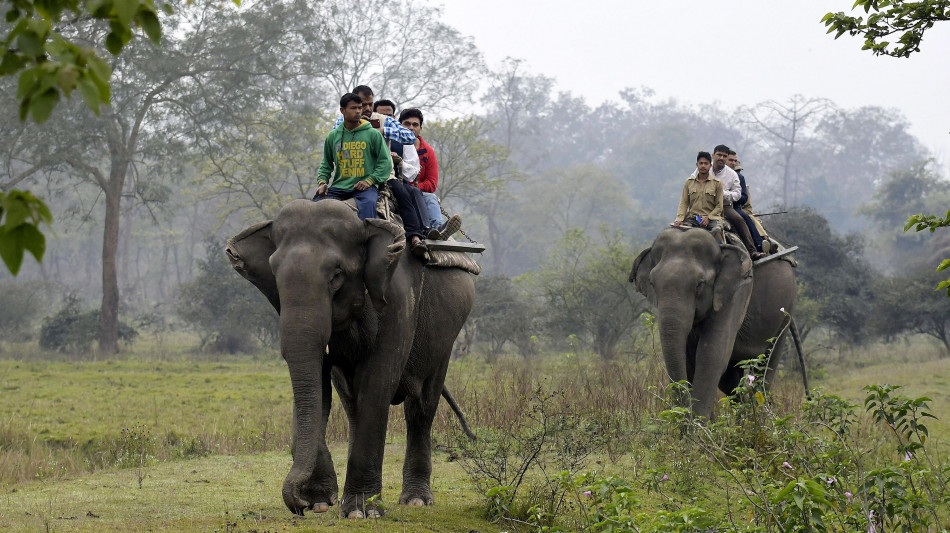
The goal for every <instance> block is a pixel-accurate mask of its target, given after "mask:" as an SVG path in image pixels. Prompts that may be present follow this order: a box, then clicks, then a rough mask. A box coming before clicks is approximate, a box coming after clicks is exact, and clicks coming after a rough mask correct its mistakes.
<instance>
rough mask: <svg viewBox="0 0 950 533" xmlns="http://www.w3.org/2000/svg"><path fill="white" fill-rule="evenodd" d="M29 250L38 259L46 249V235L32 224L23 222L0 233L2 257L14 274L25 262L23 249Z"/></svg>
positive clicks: (39, 259)
mask: <svg viewBox="0 0 950 533" xmlns="http://www.w3.org/2000/svg"><path fill="white" fill-rule="evenodd" d="M24 250H28V251H29V252H30V253H31V254H33V257H35V258H36V260H37V261H41V260H42V259H43V254H44V252H45V251H46V237H44V236H43V234H42V233H41V232H40V230H39V229H37V227H36V226H34V225H32V224H21V225H20V226H17V227H16V228H15V229H13V230H11V231H7V232H4V233H2V234H0V258H2V259H3V262H4V264H6V265H7V268H8V269H9V270H10V273H11V274H13V275H14V276H15V275H17V273H19V271H20V266H21V265H22V264H23V251H24Z"/></svg>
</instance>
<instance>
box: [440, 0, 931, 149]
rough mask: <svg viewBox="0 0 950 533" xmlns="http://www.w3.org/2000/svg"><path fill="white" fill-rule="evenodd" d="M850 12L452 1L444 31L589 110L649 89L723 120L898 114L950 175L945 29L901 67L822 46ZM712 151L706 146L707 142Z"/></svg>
mask: <svg viewBox="0 0 950 533" xmlns="http://www.w3.org/2000/svg"><path fill="white" fill-rule="evenodd" d="M852 4H853V1H852V0H824V1H822V2H818V1H815V0H798V1H795V2H790V1H787V0H786V1H762V0H726V1H722V2H700V1H698V0H675V1H650V2H644V1H642V0H607V1H600V2H583V1H577V0H548V1H546V2H534V1H532V2H529V1H524V0H505V1H502V0H478V1H473V2H463V1H456V0H453V1H452V2H446V3H445V4H444V18H443V19H444V20H445V21H446V22H447V23H448V24H450V25H452V26H454V27H455V28H457V29H458V30H460V31H461V32H462V33H463V34H466V35H470V36H472V37H473V38H474V39H475V44H476V45H477V46H478V48H479V49H480V50H481V51H482V52H483V53H484V54H485V58H486V61H487V62H488V64H489V65H492V66H495V65H497V64H498V63H499V62H500V61H501V60H502V59H504V58H505V57H507V56H511V57H515V58H520V59H524V60H525V62H526V64H527V69H526V71H527V72H531V73H533V74H544V75H547V76H551V77H553V78H555V79H556V80H557V87H558V89H560V90H569V91H571V92H572V93H574V94H576V95H581V96H583V97H585V99H586V100H587V103H588V104H592V105H594V104H599V103H600V102H603V101H604V100H618V96H617V94H618V92H619V91H620V90H621V89H623V88H626V87H639V86H646V87H650V88H652V89H654V90H655V91H656V96H657V97H659V98H661V99H666V98H668V97H674V98H676V99H677V100H679V101H681V102H683V103H689V104H698V103H704V102H713V101H718V102H720V103H721V104H723V105H724V106H725V107H727V108H734V107H737V106H739V105H742V104H754V103H756V102H760V101H763V100H768V99H775V100H782V99H785V98H788V97H789V96H792V95H794V94H802V95H804V96H806V97H826V98H829V99H831V100H832V101H834V102H835V103H836V104H838V105H840V106H842V107H848V108H851V107H858V106H862V105H879V106H884V107H896V108H898V109H899V110H901V111H902V112H903V113H904V115H905V116H906V117H907V118H908V120H909V121H910V122H911V133H913V134H914V135H916V136H917V137H918V138H919V139H920V140H921V142H923V143H924V145H925V146H927V147H928V148H930V149H931V150H932V151H934V153H935V154H937V155H938V156H939V157H940V159H941V161H942V162H943V163H944V164H947V163H950V133H948V132H950V103H948V95H950V22H940V23H937V25H936V26H935V27H934V28H932V29H930V30H929V31H928V32H927V34H926V35H925V36H924V40H923V44H922V46H921V52H920V53H917V54H914V55H912V56H911V57H910V58H904V59H895V58H890V57H882V56H874V55H872V54H871V53H870V52H867V51H862V50H861V45H862V44H863V39H860V38H858V37H850V36H848V35H843V36H842V37H841V38H839V39H838V40H835V39H834V38H833V36H832V35H826V34H825V27H824V25H823V24H821V23H820V20H821V17H822V16H824V14H825V13H827V12H828V11H845V12H849V11H850V8H851V5H852ZM710 142H714V141H713V140H710Z"/></svg>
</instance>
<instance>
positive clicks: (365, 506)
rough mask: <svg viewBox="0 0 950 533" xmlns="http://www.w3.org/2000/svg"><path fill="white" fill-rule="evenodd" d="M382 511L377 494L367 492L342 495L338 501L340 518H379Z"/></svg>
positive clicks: (383, 511)
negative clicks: (371, 494)
mask: <svg viewBox="0 0 950 533" xmlns="http://www.w3.org/2000/svg"><path fill="white" fill-rule="evenodd" d="M384 513H385V510H384V509H383V505H382V501H381V500H380V498H379V495H376V497H371V496H369V495H368V494H352V495H343V499H342V500H341V501H340V517H341V518H354V519H355V518H379V517H381V516H383V514H384Z"/></svg>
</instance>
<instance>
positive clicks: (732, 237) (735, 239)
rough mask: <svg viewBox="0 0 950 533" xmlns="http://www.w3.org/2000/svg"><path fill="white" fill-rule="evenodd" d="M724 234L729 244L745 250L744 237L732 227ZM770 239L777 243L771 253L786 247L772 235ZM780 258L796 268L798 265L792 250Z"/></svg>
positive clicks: (776, 252)
mask: <svg viewBox="0 0 950 533" xmlns="http://www.w3.org/2000/svg"><path fill="white" fill-rule="evenodd" d="M723 234H724V235H725V236H726V241H727V242H728V243H729V244H733V245H735V246H738V247H739V248H742V249H743V250H745V245H744V244H742V238H740V237H739V235H738V234H736V233H734V232H733V231H732V230H731V229H730V230H729V231H726V232H724V233H723ZM769 240H770V241H772V242H773V243H774V244H775V247H774V248H773V249H772V251H771V252H770V254H769V255H776V254H778V253H779V252H782V251H784V250H785V249H786V248H785V246H784V245H783V244H782V243H780V242H778V241H776V240H775V239H774V238H771V237H770V238H769ZM778 259H780V260H782V261H786V262H788V264H790V265H792V266H793V267H796V268H797V267H798V261H797V260H796V259H795V257H793V256H792V255H791V252H790V253H789V254H786V255H783V256H782V257H779V258H778Z"/></svg>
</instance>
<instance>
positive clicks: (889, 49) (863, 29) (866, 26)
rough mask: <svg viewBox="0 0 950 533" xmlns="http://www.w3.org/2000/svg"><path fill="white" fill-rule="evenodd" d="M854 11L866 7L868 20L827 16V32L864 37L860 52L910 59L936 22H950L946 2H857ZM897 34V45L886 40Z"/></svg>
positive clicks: (823, 19)
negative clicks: (866, 51) (867, 51)
mask: <svg viewBox="0 0 950 533" xmlns="http://www.w3.org/2000/svg"><path fill="white" fill-rule="evenodd" d="M854 8H858V9H860V8H864V12H865V13H866V14H867V15H868V17H867V19H865V18H864V17H862V16H857V17H853V16H850V15H846V14H845V13H844V12H842V11H839V12H837V13H827V14H826V15H825V16H824V17H822V19H821V21H822V22H823V23H824V24H825V26H826V27H827V28H828V33H832V32H835V39H837V38H838V37H841V36H842V35H844V34H845V33H848V34H849V35H851V36H852V37H854V36H856V35H860V36H862V37H864V46H862V47H861V49H862V50H871V51H872V52H873V53H874V55H887V56H893V57H910V55H911V54H913V53H914V52H919V51H920V42H921V40H922V39H923V38H924V33H925V32H926V31H927V30H929V29H930V28H931V27H933V25H934V24H935V23H937V22H941V21H947V20H950V2H948V1H946V0H938V1H928V2H911V1H907V0H856V1H855V3H854V5H853V6H852V9H854ZM872 11H873V12H872ZM898 34H899V35H900V37H898V38H897V41H896V42H892V41H890V40H885V39H890V38H891V36H896V35H898Z"/></svg>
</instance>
